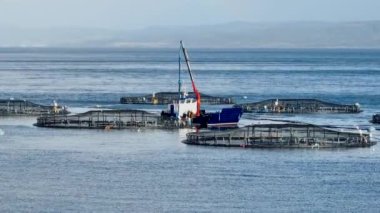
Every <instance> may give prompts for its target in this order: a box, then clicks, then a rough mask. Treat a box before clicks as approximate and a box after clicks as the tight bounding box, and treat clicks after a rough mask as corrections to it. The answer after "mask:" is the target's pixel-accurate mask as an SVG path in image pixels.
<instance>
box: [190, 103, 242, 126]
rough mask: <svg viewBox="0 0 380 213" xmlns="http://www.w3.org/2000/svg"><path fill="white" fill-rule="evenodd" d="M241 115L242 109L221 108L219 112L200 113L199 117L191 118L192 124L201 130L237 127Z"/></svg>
mask: <svg viewBox="0 0 380 213" xmlns="http://www.w3.org/2000/svg"><path fill="white" fill-rule="evenodd" d="M242 115H243V109H242V108H223V109H222V110H221V111H218V112H210V113H206V112H205V111H202V112H201V115H200V116H198V117H195V118H193V124H194V125H195V126H199V127H202V128H206V127H224V128H227V127H237V125H238V123H239V120H240V118H241V116H242Z"/></svg>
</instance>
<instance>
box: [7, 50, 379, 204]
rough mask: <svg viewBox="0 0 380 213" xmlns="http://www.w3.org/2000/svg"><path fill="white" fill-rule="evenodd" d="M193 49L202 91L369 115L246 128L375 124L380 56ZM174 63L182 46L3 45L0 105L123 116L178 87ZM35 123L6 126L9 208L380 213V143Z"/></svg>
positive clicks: (10, 121)
mask: <svg viewBox="0 0 380 213" xmlns="http://www.w3.org/2000/svg"><path fill="white" fill-rule="evenodd" d="M189 51H190V57H191V60H192V65H193V69H194V72H195V78H196V82H197V85H198V87H199V89H200V90H201V91H202V92H204V93H208V94H211V95H223V96H233V97H235V98H236V99H237V100H238V101H239V102H243V101H259V100H262V99H265V98H319V99H323V100H327V101H333V102H342V103H349V104H353V103H357V102H358V103H360V104H361V106H362V108H363V110H364V112H363V113H360V114H356V115H302V116H299V115H297V116H279V115H245V117H244V119H243V123H244V124H247V123H250V122H251V121H252V120H251V119H256V118H275V119H291V120H301V121H306V122H311V123H317V124H336V125H344V126H349V127H353V128H355V127H356V126H360V127H363V128H369V127H370V126H371V125H370V124H369V123H368V120H369V119H370V116H371V115H372V114H373V113H375V112H377V111H380V84H379V82H380V50H192V49H189ZM177 57H178V56H177V50H125V49H86V50H83V49H82V50H80V49H77V50H75V49H0V98H10V97H14V98H21V99H28V100H32V101H35V102H38V103H44V104H50V103H51V102H52V100H54V99H55V100H57V101H58V102H59V103H61V104H65V105H69V107H71V108H72V109H73V111H83V110H87V109H88V108H91V107H94V106H95V105H101V106H104V107H107V108H121V107H125V106H122V105H119V104H118V101H119V98H120V97H121V96H123V95H131V94H145V93H151V92H158V91H170V90H171V91H175V90H176V88H177V80H178V79H177V66H178V65H177ZM186 83H188V81H187V82H186ZM190 89H191V87H190V86H188V90H190ZM243 96H247V99H246V100H245V99H243V98H242V97H243ZM128 107H141V106H128ZM142 107H143V108H147V109H149V110H159V108H158V107H149V106H142ZM206 107H207V108H211V107H209V106H206ZM34 122H35V118H0V129H1V130H0V168H1V172H0V211H2V212H4V211H48V212H56V211H101V212H109V211H139V212H157V211H173V212H179V211H185V212H188V211H215V212H231V211H234V212H242V211H243V212H245V211H256V212H263V211H271V212H273V211H274V212H304V211H316V212H321V211H322V212H358V211H360V212H378V206H379V204H380V202H379V195H380V166H379V163H380V151H379V148H378V145H376V146H373V147H371V148H358V149H339V150H268V149H263V150H261V149H260V150H253V149H242V148H241V149H240V148H232V149H228V148H210V147H209V148H206V147H196V146H186V145H184V144H182V143H180V141H181V140H182V139H183V138H184V136H185V134H186V132H187V130H180V131H164V130H154V131H148V130H123V131H90V130H60V129H40V128H36V127H33V126H32V124H33V123H34ZM373 127H375V128H379V127H378V126H373ZM373 134H374V135H378V132H377V131H374V132H373Z"/></svg>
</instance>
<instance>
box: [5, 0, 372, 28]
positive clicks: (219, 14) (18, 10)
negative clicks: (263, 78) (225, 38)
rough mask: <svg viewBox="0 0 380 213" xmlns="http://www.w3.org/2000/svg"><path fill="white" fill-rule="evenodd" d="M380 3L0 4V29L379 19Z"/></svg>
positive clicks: (170, 0) (178, 0) (75, 0)
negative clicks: (5, 27)
mask: <svg viewBox="0 0 380 213" xmlns="http://www.w3.org/2000/svg"><path fill="white" fill-rule="evenodd" d="M379 8H380V0H0V26H7V27H23V28H51V27H79V28H102V29H103V28H107V29H116V30H127V29H139V28H145V27H150V26H157V25H159V26H162V25H212V24H221V23H227V22H234V21H246V22H288V21H333V22H342V21H363V20H380V12H379Z"/></svg>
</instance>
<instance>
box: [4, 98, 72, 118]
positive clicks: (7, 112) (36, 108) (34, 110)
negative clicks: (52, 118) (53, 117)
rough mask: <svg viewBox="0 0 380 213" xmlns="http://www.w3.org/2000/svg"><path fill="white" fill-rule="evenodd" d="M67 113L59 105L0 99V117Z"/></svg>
mask: <svg viewBox="0 0 380 213" xmlns="http://www.w3.org/2000/svg"><path fill="white" fill-rule="evenodd" d="M67 113H69V112H68V111H67V110H66V109H65V108H63V107H61V106H58V105H53V106H45V105H40V104H35V103H32V102H30V101H25V100H14V99H0V116H13V115H41V114H67Z"/></svg>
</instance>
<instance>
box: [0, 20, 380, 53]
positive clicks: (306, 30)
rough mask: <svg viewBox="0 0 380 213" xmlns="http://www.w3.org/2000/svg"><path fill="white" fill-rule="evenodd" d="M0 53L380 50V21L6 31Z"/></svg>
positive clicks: (243, 23)
mask: <svg viewBox="0 0 380 213" xmlns="http://www.w3.org/2000/svg"><path fill="white" fill-rule="evenodd" d="M0 31H1V32H2V33H0V47H6V46H47V47H61V46H62V47H149V48H151V47H153V48H154V47H177V45H178V41H179V40H181V39H182V40H185V41H186V45H187V46H191V47H193V48H195V47H198V48H380V21H361V22H284V23H249V22H232V23H226V24H219V25H203V26H153V27H149V28H145V29H141V30H133V31H124V30H120V31H116V30H104V29H78V28H77V29H72V28H66V29H62V28H54V29H20V28H12V27H1V26H0Z"/></svg>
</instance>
